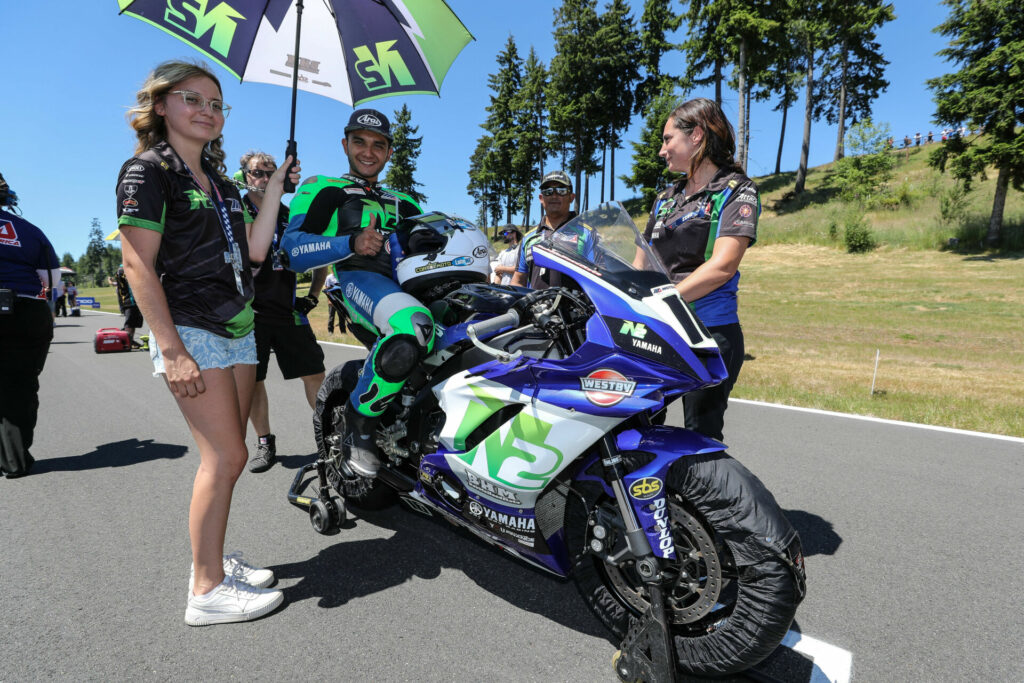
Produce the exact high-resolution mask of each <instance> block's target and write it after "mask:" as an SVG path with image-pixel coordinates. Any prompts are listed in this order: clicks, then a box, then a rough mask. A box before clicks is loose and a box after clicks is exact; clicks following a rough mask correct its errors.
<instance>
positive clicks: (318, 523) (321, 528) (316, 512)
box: [309, 500, 337, 534]
mask: <svg viewBox="0 0 1024 683" xmlns="http://www.w3.org/2000/svg"><path fill="white" fill-rule="evenodd" d="M309 523H310V524H312V525H313V528H314V529H316V532H317V533H318V534H329V533H331V531H332V530H334V529H335V528H337V525H336V523H335V521H334V517H333V515H331V511H330V509H329V508H328V507H327V503H325V502H324V501H322V500H318V501H315V502H314V503H313V504H312V505H310V506H309Z"/></svg>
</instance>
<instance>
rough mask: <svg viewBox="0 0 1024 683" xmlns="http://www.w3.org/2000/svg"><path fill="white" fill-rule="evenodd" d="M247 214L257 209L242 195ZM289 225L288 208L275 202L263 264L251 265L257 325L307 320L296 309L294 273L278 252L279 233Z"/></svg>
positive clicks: (281, 233)
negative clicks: (273, 222)
mask: <svg viewBox="0 0 1024 683" xmlns="http://www.w3.org/2000/svg"><path fill="white" fill-rule="evenodd" d="M243 201H244V202H245V208H246V210H247V211H248V212H249V215H251V216H256V215H257V214H259V209H257V208H256V205H255V204H253V203H252V200H251V199H250V198H249V195H248V194H247V195H245V197H244V198H243ZM287 228H288V207H287V206H285V205H284V204H278V205H277V227H276V228H275V230H274V239H273V241H272V242H271V244H270V248H269V249H268V250H267V253H266V255H265V256H264V258H263V263H262V264H261V265H260V266H259V267H258V268H254V270H255V271H256V274H255V275H254V276H253V281H254V284H255V286H256V297H255V298H254V299H253V301H252V309H253V312H254V313H255V314H256V322H257V323H259V324H260V325H308V324H309V320H307V319H306V316H304V315H302V314H301V313H299V312H298V311H296V310H295V273H294V272H293V271H291V270H288V269H287V268H285V267H284V265H282V263H281V258H280V257H279V256H278V255H277V251H278V249H280V245H281V236H282V235H283V234H284V231H285V229H287Z"/></svg>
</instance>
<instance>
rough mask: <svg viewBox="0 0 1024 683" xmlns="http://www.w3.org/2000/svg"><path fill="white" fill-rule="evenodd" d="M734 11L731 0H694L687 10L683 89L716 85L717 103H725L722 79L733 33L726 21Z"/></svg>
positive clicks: (691, 0) (682, 46) (685, 13)
mask: <svg viewBox="0 0 1024 683" xmlns="http://www.w3.org/2000/svg"><path fill="white" fill-rule="evenodd" d="M730 10H731V7H730V4H729V0H690V2H689V3H688V5H687V7H686V11H685V12H684V13H683V15H682V16H683V18H684V20H685V22H686V25H687V29H686V35H687V38H686V40H684V41H683V43H682V45H680V47H681V48H682V50H683V52H684V53H685V54H686V70H685V71H684V73H683V77H682V79H681V80H680V82H681V84H682V87H683V91H684V92H689V91H690V90H694V89H696V88H700V87H705V86H708V85H714V86H715V103H716V104H717V105H718V106H722V81H723V80H724V78H725V77H724V75H723V73H724V71H725V65H726V63H727V55H728V54H729V52H730V50H731V49H732V44H731V36H729V35H727V34H726V32H725V27H724V26H723V23H724V22H725V20H726V19H727V18H728V16H729V12H730Z"/></svg>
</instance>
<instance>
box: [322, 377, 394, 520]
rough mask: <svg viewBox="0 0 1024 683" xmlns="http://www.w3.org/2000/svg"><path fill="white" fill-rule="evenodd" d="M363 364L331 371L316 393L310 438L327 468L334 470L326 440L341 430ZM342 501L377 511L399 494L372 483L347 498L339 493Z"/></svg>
mask: <svg viewBox="0 0 1024 683" xmlns="http://www.w3.org/2000/svg"><path fill="white" fill-rule="evenodd" d="M362 366H363V361H358V360H351V361H348V362H347V363H344V364H343V365H339V366H337V367H335V368H333V369H332V370H331V371H330V372H328V373H327V376H326V377H324V381H323V384H321V385H320V390H319V391H318V392H317V393H316V408H315V409H314V410H313V437H314V439H315V440H316V451H317V455H318V456H319V457H320V458H323V459H324V460H325V461H326V462H327V463H328V467H333V466H334V465H333V464H331V458H330V445H329V444H328V443H327V437H329V436H331V435H333V434H335V433H336V432H339V431H342V430H343V428H344V424H345V419H344V417H343V415H342V414H343V413H344V410H345V403H346V402H347V401H348V397H349V394H350V393H352V390H353V389H355V386H356V383H357V382H358V380H359V369H360V368H362ZM338 493H341V494H343V495H344V496H345V500H346V501H347V502H348V503H351V504H352V505H353V506H355V507H360V508H362V509H364V510H380V509H382V508H386V507H389V506H390V505H392V504H394V503H395V502H396V501H397V500H398V494H397V493H395V491H394V489H392V488H391V487H390V486H387V485H386V484H383V483H381V482H380V481H378V480H375V481H374V482H373V484H372V485H371V486H370V488H369V489H368V490H367V491H366V492H365V493H363V494H358V495H350V494H349V493H347V492H345V491H338Z"/></svg>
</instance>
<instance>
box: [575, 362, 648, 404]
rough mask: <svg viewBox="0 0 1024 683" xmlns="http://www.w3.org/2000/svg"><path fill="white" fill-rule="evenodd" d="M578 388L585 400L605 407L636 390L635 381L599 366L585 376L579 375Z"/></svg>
mask: <svg viewBox="0 0 1024 683" xmlns="http://www.w3.org/2000/svg"><path fill="white" fill-rule="evenodd" d="M580 389H582V390H583V395H584V396H586V397H587V400H588V401H590V402H591V403H593V404H594V405H595V406H601V407H602V408H607V407H609V406H613V405H615V404H616V403H619V402H620V401H622V400H623V399H624V398H626V397H628V396H632V395H633V392H634V391H635V390H636V382H634V381H633V380H631V379H627V378H626V377H625V376H624V375H622V374H621V373H619V372H617V371H615V370H610V369H608V368H601V369H600V370H594V371H593V372H592V373H590V374H589V375H587V376H586V377H580Z"/></svg>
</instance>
